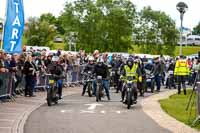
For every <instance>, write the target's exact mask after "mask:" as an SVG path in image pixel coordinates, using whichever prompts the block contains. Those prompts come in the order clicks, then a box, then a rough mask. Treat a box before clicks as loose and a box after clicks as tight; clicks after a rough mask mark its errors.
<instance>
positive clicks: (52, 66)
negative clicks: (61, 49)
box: [47, 56, 64, 99]
mask: <svg viewBox="0 0 200 133" xmlns="http://www.w3.org/2000/svg"><path fill="white" fill-rule="evenodd" d="M47 70H48V72H49V73H50V74H53V75H54V76H55V80H56V82H57V84H58V96H59V99H62V87H63V81H62V79H63V78H64V74H63V72H64V68H63V66H62V58H61V57H60V58H59V57H58V56H53V57H52V62H49V64H48V66H47Z"/></svg>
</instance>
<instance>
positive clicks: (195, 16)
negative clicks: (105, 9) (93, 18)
mask: <svg viewBox="0 0 200 133" xmlns="http://www.w3.org/2000/svg"><path fill="white" fill-rule="evenodd" d="M66 1H67V0H24V8H25V18H26V19H27V18H28V17H30V16H36V17H38V16H40V15H41V14H42V13H48V12H51V13H53V14H54V15H55V16H58V15H59V14H60V12H61V10H62V9H63V7H64V4H65V2H66ZM131 1H132V2H133V3H134V4H135V5H136V7H137V9H138V10H140V9H142V8H143V7H144V6H151V7H152V9H154V10H161V11H164V12H165V13H166V14H168V15H169V16H170V17H171V18H172V19H174V20H175V21H176V24H177V26H179V25H180V17H179V13H178V11H177V10H176V4H177V3H178V2H179V1H180V0H131ZM182 1H183V2H185V3H186V4H187V5H188V7H189V9H188V11H187V12H186V14H185V17H184V22H183V25H184V27H188V28H193V27H194V26H196V25H197V24H198V22H199V21H200V15H199V13H200V7H199V5H200V0H182ZM5 6H6V0H0V18H4V16H5Z"/></svg>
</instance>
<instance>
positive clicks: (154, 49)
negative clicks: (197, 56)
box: [134, 7, 178, 55]
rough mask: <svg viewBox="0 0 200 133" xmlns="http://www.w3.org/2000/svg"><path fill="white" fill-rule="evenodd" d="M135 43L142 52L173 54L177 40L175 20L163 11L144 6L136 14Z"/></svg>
mask: <svg viewBox="0 0 200 133" xmlns="http://www.w3.org/2000/svg"><path fill="white" fill-rule="evenodd" d="M134 31H135V34H136V40H135V44H137V45H138V46H139V47H140V48H141V51H142V52H143V53H150V54H168V55H173V53H174V50H175V46H176V44H177V40H178V30H177V29H176V26H175V22H174V21H173V20H172V19H171V18H170V17H169V16H167V15H166V14H165V13H164V12H160V11H153V10H152V9H151V8H150V7H145V8H144V9H143V10H141V12H139V14H138V22H137V26H136V27H135V29H134Z"/></svg>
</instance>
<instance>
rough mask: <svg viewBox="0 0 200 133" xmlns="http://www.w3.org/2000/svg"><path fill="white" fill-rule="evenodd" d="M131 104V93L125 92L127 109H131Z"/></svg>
mask: <svg viewBox="0 0 200 133" xmlns="http://www.w3.org/2000/svg"><path fill="white" fill-rule="evenodd" d="M131 104H132V95H131V92H127V109H130V108H131Z"/></svg>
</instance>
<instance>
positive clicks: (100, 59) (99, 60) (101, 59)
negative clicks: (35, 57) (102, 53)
mask: <svg viewBox="0 0 200 133" xmlns="http://www.w3.org/2000/svg"><path fill="white" fill-rule="evenodd" d="M103 62H104V60H103V58H102V57H99V58H98V59H97V64H98V65H99V66H102V65H103Z"/></svg>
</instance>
